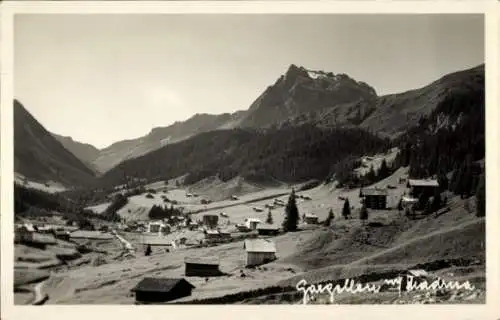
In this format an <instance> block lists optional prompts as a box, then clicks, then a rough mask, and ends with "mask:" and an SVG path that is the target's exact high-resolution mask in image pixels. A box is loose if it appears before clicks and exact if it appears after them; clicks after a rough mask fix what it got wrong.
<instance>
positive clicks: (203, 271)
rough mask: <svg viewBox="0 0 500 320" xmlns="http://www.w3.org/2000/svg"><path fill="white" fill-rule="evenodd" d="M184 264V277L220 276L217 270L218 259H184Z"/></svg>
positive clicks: (220, 273)
mask: <svg viewBox="0 0 500 320" xmlns="http://www.w3.org/2000/svg"><path fill="white" fill-rule="evenodd" d="M184 264H185V276H186V277H217V276H220V275H222V272H221V271H220V269H219V265H220V262H219V259H218V258H215V257H207V258H186V259H184Z"/></svg>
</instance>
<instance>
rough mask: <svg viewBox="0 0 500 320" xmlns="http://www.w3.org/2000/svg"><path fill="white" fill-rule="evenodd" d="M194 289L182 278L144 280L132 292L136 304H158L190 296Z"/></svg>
mask: <svg viewBox="0 0 500 320" xmlns="http://www.w3.org/2000/svg"><path fill="white" fill-rule="evenodd" d="M194 288H195V287H194V286H193V285H192V284H191V283H189V282H188V281H186V280H185V279H182V278H175V279H172V278H144V279H142V280H141V281H140V282H139V283H138V284H137V285H136V286H135V287H134V288H133V289H132V292H135V301H136V303H141V304H142V303H158V302H167V301H172V300H175V299H179V298H183V297H187V296H190V295H191V292H192V290H193V289H194Z"/></svg>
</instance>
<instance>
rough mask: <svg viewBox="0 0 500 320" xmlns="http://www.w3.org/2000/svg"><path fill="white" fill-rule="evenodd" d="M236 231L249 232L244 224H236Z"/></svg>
mask: <svg viewBox="0 0 500 320" xmlns="http://www.w3.org/2000/svg"><path fill="white" fill-rule="evenodd" d="M236 229H238V231H239V232H250V231H251V230H250V229H249V228H248V227H247V226H246V225H244V224H237V225H236Z"/></svg>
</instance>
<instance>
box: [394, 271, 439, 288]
mask: <svg viewBox="0 0 500 320" xmlns="http://www.w3.org/2000/svg"><path fill="white" fill-rule="evenodd" d="M399 276H400V277H401V290H402V291H407V290H408V288H409V287H410V286H414V285H418V284H419V283H421V282H423V281H427V282H428V283H430V282H432V281H433V277H432V276H430V275H429V274H428V273H427V271H425V270H423V269H414V270H406V271H404V272H402V273H400V274H399Z"/></svg>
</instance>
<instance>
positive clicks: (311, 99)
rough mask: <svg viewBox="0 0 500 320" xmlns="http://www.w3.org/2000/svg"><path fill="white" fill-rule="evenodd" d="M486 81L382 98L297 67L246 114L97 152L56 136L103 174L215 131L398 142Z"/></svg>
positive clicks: (467, 74) (457, 78)
mask: <svg viewBox="0 0 500 320" xmlns="http://www.w3.org/2000/svg"><path fill="white" fill-rule="evenodd" d="M481 81H484V64H480V65H479V66H476V67H473V68H469V69H465V70H460V71H455V72H452V73H449V74H447V75H445V76H442V77H440V78H439V79H437V80H435V81H433V82H431V83H430V84H428V85H426V86H423V87H421V88H418V89H414V90H407V91H405V92H402V93H395V94H389V95H382V96H378V95H377V93H376V90H375V89H374V88H372V87H370V86H369V85H368V84H366V83H365V82H362V81H356V80H354V79H352V78H350V77H349V76H347V75H345V74H334V73H332V72H325V71H321V70H310V69H306V68H304V67H302V66H296V65H294V64H292V65H290V66H289V68H288V69H287V70H286V72H285V73H284V74H283V75H281V76H280V77H278V78H277V79H276V81H275V82H274V83H273V84H272V85H269V86H268V87H267V88H266V89H265V90H264V91H263V92H262V94H261V95H259V96H258V97H257V98H256V99H255V100H254V102H253V103H252V104H251V105H250V107H249V108H248V109H247V110H240V111H236V112H234V113H223V114H208V113H198V114H195V115H193V116H192V117H190V118H189V119H187V120H185V121H176V122H174V123H173V124H171V125H169V126H165V127H155V128H152V129H151V131H150V132H149V133H148V134H146V135H145V136H142V137H139V138H136V139H128V140H122V141H117V142H115V143H113V144H111V145H110V146H108V147H106V148H103V149H100V150H98V153H97V154H96V150H97V148H95V147H93V146H91V145H89V144H85V143H80V142H77V141H74V140H72V139H71V138H68V137H63V136H60V135H55V134H54V136H55V137H56V138H57V139H58V140H59V141H60V142H62V143H63V145H64V147H65V148H66V149H68V150H69V151H70V152H72V153H73V154H75V155H76V156H77V158H79V159H80V160H81V161H82V162H84V163H85V164H86V165H87V167H89V168H91V169H92V170H93V171H94V172H99V175H100V174H102V173H104V172H107V171H109V170H110V169H112V168H114V167H115V166H116V165H118V164H119V163H122V162H123V161H126V160H129V159H133V158H137V157H140V156H143V155H145V154H147V153H149V152H152V151H154V150H157V149H159V148H162V147H163V146H165V145H167V144H174V143H177V142H180V141H183V140H186V139H189V138H190V137H193V136H195V135H197V134H200V133H204V132H210V131H214V130H225V129H233V128H251V129H264V130H268V129H271V128H280V127H289V126H300V125H303V124H314V125H316V126H318V127H322V128H331V127H346V128H348V127H352V128H354V127H359V128H362V129H364V130H367V131H370V132H373V133H375V134H377V135H381V136H383V137H390V138H395V137H398V136H399V135H401V134H402V133H403V132H405V130H407V129H408V128H411V127H412V126H415V125H416V124H417V123H418V121H419V119H420V118H421V117H422V116H426V115H428V114H429V113H430V112H432V110H434V108H436V105H437V104H438V103H439V102H440V101H442V100H443V99H445V98H446V97H447V96H449V95H453V94H456V93H461V92H471V91H474V90H475V88H476V87H477V86H478V85H479V84H480V83H481Z"/></svg>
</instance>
